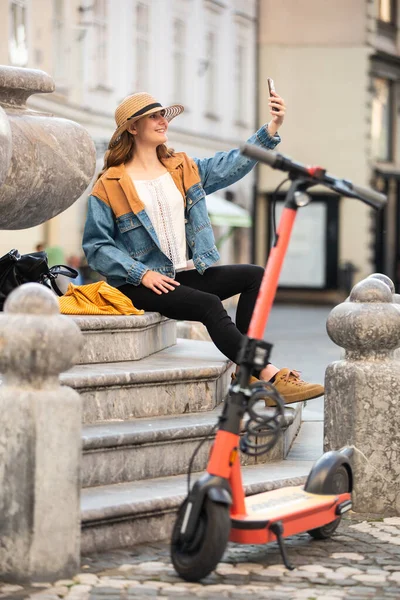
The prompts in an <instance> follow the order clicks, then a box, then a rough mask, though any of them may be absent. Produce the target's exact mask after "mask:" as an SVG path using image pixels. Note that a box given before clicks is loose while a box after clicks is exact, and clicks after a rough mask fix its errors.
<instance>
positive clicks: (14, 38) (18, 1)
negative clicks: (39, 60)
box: [9, 0, 28, 67]
mask: <svg viewBox="0 0 400 600" xmlns="http://www.w3.org/2000/svg"><path fill="white" fill-rule="evenodd" d="M26 12H27V10H26V0H12V1H11V3H10V37H9V55H10V63H11V64H12V65H15V66H17V67H24V66H26V64H27V62H28V44H27V34H26V28H27V18H26Z"/></svg>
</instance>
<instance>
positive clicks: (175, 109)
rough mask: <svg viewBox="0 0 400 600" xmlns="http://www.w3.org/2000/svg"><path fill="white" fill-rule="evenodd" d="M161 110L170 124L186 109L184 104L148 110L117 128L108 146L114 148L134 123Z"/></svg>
mask: <svg viewBox="0 0 400 600" xmlns="http://www.w3.org/2000/svg"><path fill="white" fill-rule="evenodd" d="M161 110H164V111H165V115H164V117H165V118H166V119H167V121H168V122H170V121H172V119H174V118H175V117H177V116H178V115H180V114H181V113H183V111H184V110H185V109H184V107H183V106H182V104H172V105H171V106H158V107H157V108H151V109H150V110H148V111H147V112H145V113H143V114H142V115H140V116H138V117H134V118H131V119H127V120H126V121H125V123H123V124H122V125H120V126H119V127H117V129H116V130H115V131H114V133H113V134H112V137H111V140H110V143H109V145H108V146H109V147H111V146H114V145H115V144H116V143H117V142H118V138H119V137H120V136H121V134H122V133H123V132H124V131H126V130H127V129H128V127H129V126H130V125H131V124H132V123H135V122H136V121H139V119H142V118H143V117H146V116H148V115H152V114H153V113H156V112H160V111H161Z"/></svg>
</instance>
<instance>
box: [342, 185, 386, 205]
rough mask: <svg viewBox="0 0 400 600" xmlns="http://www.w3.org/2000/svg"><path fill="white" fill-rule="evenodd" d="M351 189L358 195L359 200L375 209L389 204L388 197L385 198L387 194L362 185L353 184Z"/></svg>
mask: <svg viewBox="0 0 400 600" xmlns="http://www.w3.org/2000/svg"><path fill="white" fill-rule="evenodd" d="M351 189H352V190H353V192H354V193H355V194H356V196H357V198H359V199H360V200H362V201H363V202H365V203H366V204H369V205H370V206H372V207H373V208H382V207H383V206H385V204H386V202H387V196H385V194H381V193H380V192H376V191H375V190H371V188H366V187H363V186H361V185H354V183H352V184H351Z"/></svg>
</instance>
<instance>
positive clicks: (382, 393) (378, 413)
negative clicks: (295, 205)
mask: <svg viewBox="0 0 400 600" xmlns="http://www.w3.org/2000/svg"><path fill="white" fill-rule="evenodd" d="M393 292H394V288H393V284H392V282H391V281H390V279H389V278H387V277H386V276H384V275H380V274H374V275H373V276H370V277H368V278H367V279H364V280H363V281H361V282H360V283H358V284H357V285H356V286H354V288H353V289H352V291H351V294H350V297H349V298H348V300H347V301H346V302H343V303H342V304H339V305H338V306H336V307H335V308H334V309H333V310H332V311H331V313H330V315H329V317H328V320H327V330H328V334H329V337H330V338H331V339H332V340H333V341H334V342H335V344H337V345H338V346H340V347H342V348H344V349H345V355H344V358H343V360H340V361H337V362H334V363H332V364H330V365H329V366H328V368H327V370H326V375H325V431H324V448H325V450H332V449H339V448H341V447H342V446H345V445H347V446H354V447H355V452H354V461H353V468H354V494H353V503H354V508H355V510H356V511H358V512H368V513H379V514H385V515H400V411H399V396H400V367H399V362H398V360H397V359H396V358H395V356H394V351H395V349H396V348H398V347H399V346H400V305H399V304H397V303H396V302H394V300H395V298H394V296H393Z"/></svg>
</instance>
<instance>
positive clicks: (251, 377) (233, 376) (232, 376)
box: [231, 373, 260, 385]
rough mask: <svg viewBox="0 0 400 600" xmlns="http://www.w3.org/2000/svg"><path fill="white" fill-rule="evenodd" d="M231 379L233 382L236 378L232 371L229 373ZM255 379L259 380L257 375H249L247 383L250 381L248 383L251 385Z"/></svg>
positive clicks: (255, 381)
mask: <svg viewBox="0 0 400 600" xmlns="http://www.w3.org/2000/svg"><path fill="white" fill-rule="evenodd" d="M231 380H232V383H234V382H235V380H236V373H232V374H231ZM257 381H260V380H259V379H257V377H253V375H250V382H249V383H250V385H251V384H252V383H257Z"/></svg>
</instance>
